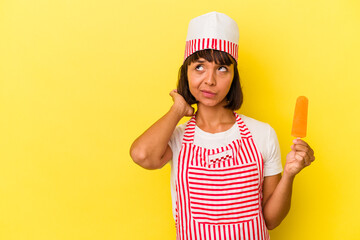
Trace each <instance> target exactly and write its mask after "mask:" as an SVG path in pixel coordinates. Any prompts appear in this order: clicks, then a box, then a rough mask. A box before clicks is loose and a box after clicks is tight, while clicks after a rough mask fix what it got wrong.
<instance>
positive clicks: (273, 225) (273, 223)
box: [265, 219, 281, 230]
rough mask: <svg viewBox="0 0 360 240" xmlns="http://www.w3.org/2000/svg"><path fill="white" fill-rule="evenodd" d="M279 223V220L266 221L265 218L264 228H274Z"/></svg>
mask: <svg viewBox="0 0 360 240" xmlns="http://www.w3.org/2000/svg"><path fill="white" fill-rule="evenodd" d="M280 223H281V221H280V222H277V221H274V220H273V221H266V219H265V224H266V228H267V229H268V230H274V229H275V228H276V227H277V226H279V225H280Z"/></svg>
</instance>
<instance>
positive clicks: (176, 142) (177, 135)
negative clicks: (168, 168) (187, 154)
mask: <svg viewBox="0 0 360 240" xmlns="http://www.w3.org/2000/svg"><path fill="white" fill-rule="evenodd" d="M185 126H186V125H185V124H181V125H179V126H177V127H176V128H175V130H174V132H173V134H172V135H171V137H170V140H169V142H168V145H169V146H170V148H171V151H172V152H173V158H174V156H177V155H178V154H179V152H180V148H181V141H182V138H183V135H184V131H185ZM170 163H172V160H171V162H170Z"/></svg>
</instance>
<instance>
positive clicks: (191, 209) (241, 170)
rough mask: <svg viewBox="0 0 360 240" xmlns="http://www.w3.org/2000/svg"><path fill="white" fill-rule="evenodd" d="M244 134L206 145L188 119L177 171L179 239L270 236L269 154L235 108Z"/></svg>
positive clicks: (260, 238) (238, 239)
mask: <svg viewBox="0 0 360 240" xmlns="http://www.w3.org/2000/svg"><path fill="white" fill-rule="evenodd" d="M234 115H235V117H236V122H237V124H238V127H239V130H240V134H241V139H237V140H234V141H233V142H232V143H230V144H229V145H227V146H225V147H221V148H216V149H206V148H202V147H199V146H196V145H194V144H193V141H194V134H195V125H196V123H195V115H194V116H193V117H192V118H191V119H190V121H189V122H188V123H187V125H186V128H185V132H184V137H183V140H182V147H181V150H180V153H179V159H178V172H177V177H176V180H175V181H176V182H175V186H176V220H175V222H176V236H177V240H193V239H195V240H205V239H206V240H233V239H236V240H243V239H256V240H264V239H270V236H269V233H268V230H267V228H266V225H265V221H264V218H263V215H262V209H261V200H262V184H263V159H262V156H261V153H260V152H259V150H258V149H257V147H256V146H255V143H254V140H253V138H252V135H251V133H250V131H249V129H248V128H247V127H246V125H245V124H244V122H243V120H242V119H241V118H240V116H239V115H238V114H237V113H235V112H234Z"/></svg>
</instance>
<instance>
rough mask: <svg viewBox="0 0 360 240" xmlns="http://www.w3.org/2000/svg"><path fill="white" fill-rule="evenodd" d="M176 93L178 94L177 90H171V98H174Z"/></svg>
mask: <svg viewBox="0 0 360 240" xmlns="http://www.w3.org/2000/svg"><path fill="white" fill-rule="evenodd" d="M175 93H177V89H173V90H171V92H170V93H169V95H170V96H172V97H174V96H175Z"/></svg>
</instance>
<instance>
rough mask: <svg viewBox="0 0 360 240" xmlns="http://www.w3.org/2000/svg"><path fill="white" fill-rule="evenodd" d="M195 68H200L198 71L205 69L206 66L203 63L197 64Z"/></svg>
mask: <svg viewBox="0 0 360 240" xmlns="http://www.w3.org/2000/svg"><path fill="white" fill-rule="evenodd" d="M195 69H196V70H198V71H202V70H204V67H203V65H197V66H196V67H195Z"/></svg>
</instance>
